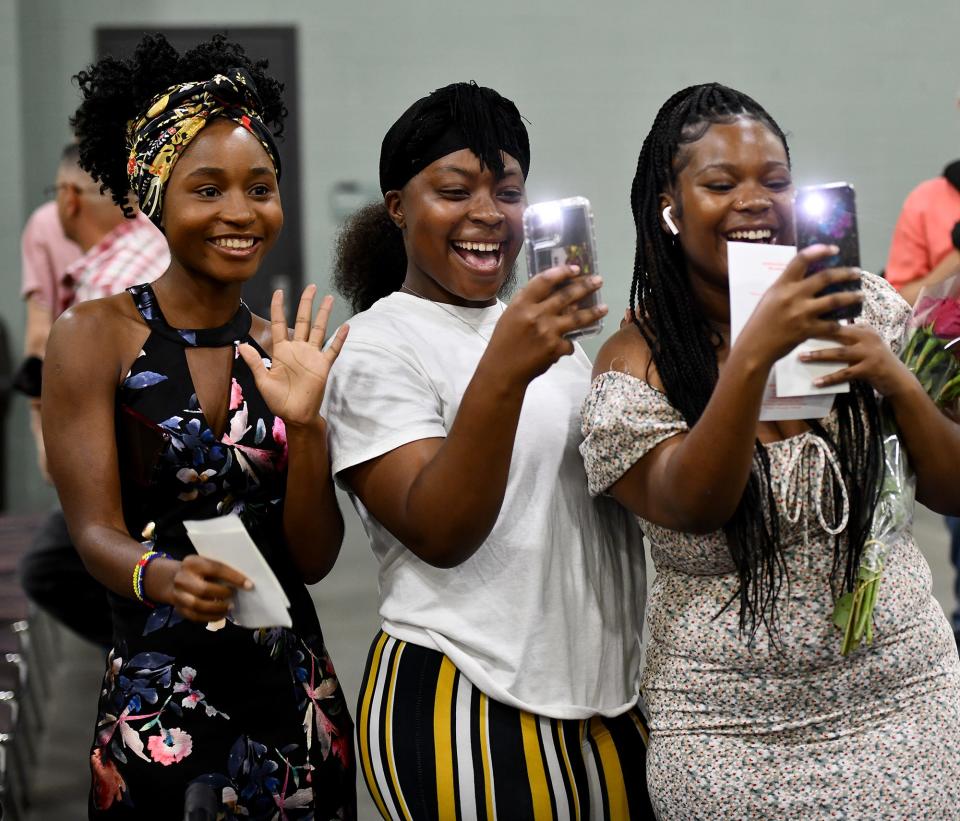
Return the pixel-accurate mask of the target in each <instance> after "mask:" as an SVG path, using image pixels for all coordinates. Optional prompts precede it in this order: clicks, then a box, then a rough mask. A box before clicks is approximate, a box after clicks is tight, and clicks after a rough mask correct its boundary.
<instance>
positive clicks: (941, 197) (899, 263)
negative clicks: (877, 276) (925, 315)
mask: <svg viewBox="0 0 960 821" xmlns="http://www.w3.org/2000/svg"><path fill="white" fill-rule="evenodd" d="M958 272H960V160H957V161H956V162H953V163H951V164H950V165H948V166H947V167H946V168H945V169H944V170H943V174H942V176H939V177H936V178H934V179H932V180H925V181H924V182H922V183H920V185H918V186H917V187H916V188H914V189H913V191H911V192H910V194H909V195H908V196H907V199H906V200H905V201H904V203H903V208H902V210H901V211H900V216H899V218H898V219H897V225H896V227H895V228H894V229H893V240H892V241H891V243H890V256H889V258H888V259H887V268H886V271H885V274H886V277H887V281H888V282H889V283H890V284H891V285H893V287H894V288H896V289H897V290H898V291H899V292H900V293H901V295H902V296H903V298H904V299H906V300H907V302H910V303H911V304H912V303H914V302H916V301H917V296H918V295H919V294H920V291H921V289H923V288H925V287H926V286H928V285H934V284H936V283H937V282H942V281H943V280H945V279H946V278H947V277H949V276H952V275H953V274H956V273H958Z"/></svg>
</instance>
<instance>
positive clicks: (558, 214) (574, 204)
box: [523, 197, 603, 339]
mask: <svg viewBox="0 0 960 821" xmlns="http://www.w3.org/2000/svg"><path fill="white" fill-rule="evenodd" d="M523 235H524V246H525V248H526V251H527V271H528V273H529V275H530V276H531V277H535V276H536V275H537V274H539V273H540V272H542V271H546V270H547V268H555V267H556V266H557V265H579V266H580V274H579V275H580V276H593V275H594V274H596V273H598V269H597V240H596V236H595V235H594V230H593V210H592V209H591V208H590V200H588V199H587V198H586V197H568V198H567V199H562V200H551V201H549V202H539V203H536V204H535V205H531V206H529V207H528V208H527V209H526V210H525V211H524V212H523ZM599 304H600V291H599V290H597V291H594V292H593V293H591V294H589V295H588V296H586V297H584V298H583V299H582V300H580V302H579V303H578V305H577V307H578V308H593V307H595V306H597V305H599ZM602 329H603V320H602V319H598V320H597V321H596V322H594V323H592V324H591V325H587V326H586V327H585V328H578V329H577V330H575V331H571V332H570V333H568V334H566V337H567V338H568V339H576V338H577V337H581V336H591V335H592V334H598V333H600V331H601V330H602Z"/></svg>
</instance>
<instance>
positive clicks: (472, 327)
mask: <svg viewBox="0 0 960 821" xmlns="http://www.w3.org/2000/svg"><path fill="white" fill-rule="evenodd" d="M400 290H401V291H406V292H407V293H408V294H411V295H412V296H415V297H419V298H420V299H422V300H424V301H425V302H429V303H430V304H431V305H436V306H437V307H438V308H439V309H440V310H441V311H443V312H444V313H445V314H449V315H450V316H452V317H453V318H454V319H456V320H457V321H458V322H462V323H463V324H464V325H466V326H467V327H468V328H469V329H470V330H471V331H473V332H474V333H475V334H476V335H477V336H479V337H480V338H481V339H482V340H483V341H484V342H489V341H490V337H489V336H484V335H483V334H482V333H480V331H478V330H477V326H476V325H474V324H473V323H471V322H467V320H465V319H464V318H463V317H462V316H460V314H458V313H456V312H455V311H451V310H450V309H449V308H445V307H444V305H443V303H442V302H434V301H433V300H432V299H428V298H427V297H425V296H424V295H423V294H418V293H417V292H416V291H414V290H413V288H411V287H409V286H408V285H401V286H400ZM503 311H504V308H503V306H502V305H501V306H500V316H503Z"/></svg>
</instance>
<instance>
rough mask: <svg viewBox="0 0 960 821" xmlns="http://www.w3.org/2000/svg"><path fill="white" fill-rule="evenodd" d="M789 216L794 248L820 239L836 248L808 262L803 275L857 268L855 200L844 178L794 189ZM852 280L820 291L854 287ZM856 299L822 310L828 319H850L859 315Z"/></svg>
mask: <svg viewBox="0 0 960 821" xmlns="http://www.w3.org/2000/svg"><path fill="white" fill-rule="evenodd" d="M793 215H794V216H793V218H794V222H795V225H796V231H797V233H796V236H797V249H801V248H806V247H807V246H809V245H816V244H817V243H823V244H825V245H836V246H837V247H838V248H839V249H840V251H839V252H838V253H836V254H834V255H833V256H830V257H827V258H826V259H823V260H820V261H819V262H816V263H814V264H813V265H811V266H810V270H809V271H808V272H807V275H808V276H809V275H810V274H815V273H816V272H817V271H822V270H824V269H825V268H859V267H860V237H859V234H858V232H857V202H856V195H855V193H854V190H853V186H852V185H850V183H846V182H831V183H827V184H825V185H811V186H807V187H806V188H800V189H798V190H797V194H796V199H795V200H794V209H793ZM858 290H860V285H859V284H858V283H856V282H842V283H838V284H836V285H830V286H828V287H827V288H825V289H824V290H823V291H821V294H829V293H834V292H836V291H858ZM860 309H861V305H860V303H857V304H856V305H850V306H848V307H846V308H840V309H838V310H836V311H831V312H830V313H829V314H826V315H825V317H826V318H828V319H854V318H855V317H858V316H860Z"/></svg>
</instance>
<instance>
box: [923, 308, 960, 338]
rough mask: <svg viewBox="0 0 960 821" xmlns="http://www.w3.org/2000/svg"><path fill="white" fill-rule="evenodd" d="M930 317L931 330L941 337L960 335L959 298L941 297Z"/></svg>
mask: <svg viewBox="0 0 960 821" xmlns="http://www.w3.org/2000/svg"><path fill="white" fill-rule="evenodd" d="M939 303H940V304H939V305H937V306H936V308H935V309H934V310H933V313H932V314H931V316H930V319H931V321H932V323H933V332H934V333H935V334H936V335H937V336H939V337H941V338H942V339H956V338H957V337H960V299H941V300H939Z"/></svg>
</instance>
